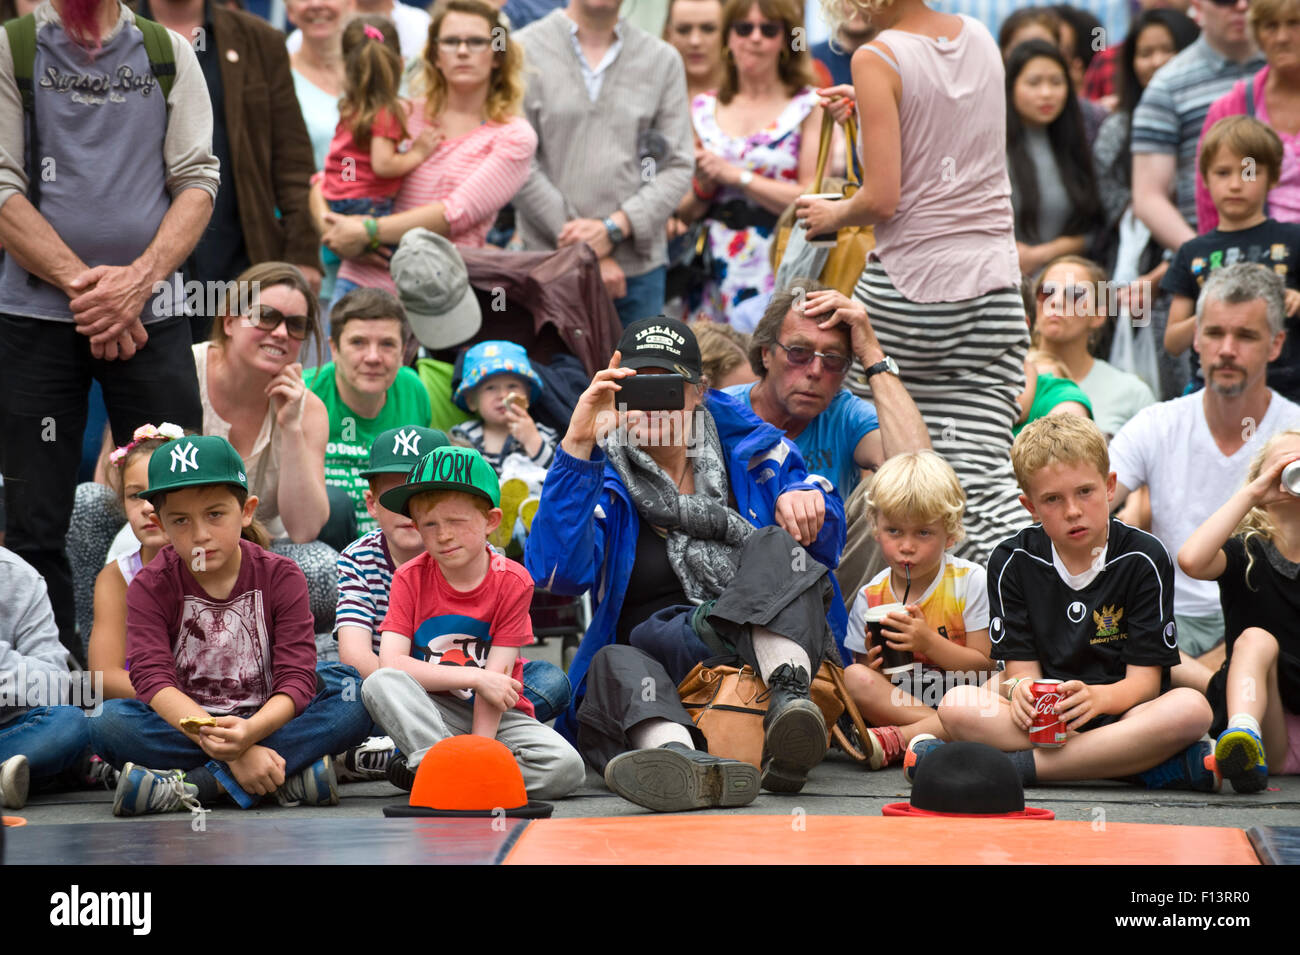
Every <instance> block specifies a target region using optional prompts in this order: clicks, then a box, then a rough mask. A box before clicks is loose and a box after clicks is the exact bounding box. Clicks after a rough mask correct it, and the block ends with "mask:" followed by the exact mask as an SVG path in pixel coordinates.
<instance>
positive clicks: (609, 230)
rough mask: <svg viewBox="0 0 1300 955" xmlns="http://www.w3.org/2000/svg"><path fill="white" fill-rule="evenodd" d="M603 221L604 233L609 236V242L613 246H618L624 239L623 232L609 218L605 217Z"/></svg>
mask: <svg viewBox="0 0 1300 955" xmlns="http://www.w3.org/2000/svg"><path fill="white" fill-rule="evenodd" d="M604 221H605V233H606V234H607V235H608V236H609V241H610V242H612V243H613V244H614V245H618V244H619V243H620V242H622V241H623V239H624V238H625V237H624V235H623V230H622V229H620V228H619V227H618V223H616V222H615V221H614V220H613V219H611V218H610V217H609V216H606V217H605V220H604Z"/></svg>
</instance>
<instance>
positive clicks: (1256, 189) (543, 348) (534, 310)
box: [0, 0, 1300, 815]
mask: <svg viewBox="0 0 1300 955" xmlns="http://www.w3.org/2000/svg"><path fill="white" fill-rule="evenodd" d="M821 3H822V10H821V13H822V14H823V15H824V16H825V20H826V23H827V24H828V26H829V33H830V37H829V39H828V40H827V41H826V42H823V43H818V44H809V43H808V42H807V39H808V36H807V34H808V29H807V24H808V23H809V22H810V17H812V11H809V10H806V9H804V7H803V5H802V4H801V3H800V2H799V0H667V2H666V3H662V4H660V5H659V7H657V8H656V9H657V12H656V13H655V14H654V15H653V16H651V17H650V20H651V21H652V23H650V24H649V25H650V26H651V29H644V28H643V26H644V25H646V24H645V23H644V22H643V21H644V20H645V18H646V16H647V14H646V12H645V10H644V9H639V10H638V17H637V20H638V23H642V26H639V25H637V23H634V22H632V20H631V19H628V18H626V17H625V16H623V15H622V14H623V13H624V12H626V11H623V12H621V11H620V3H619V0H567V3H563V4H562V3H561V2H560V0H555V2H553V3H548V2H536V3H522V2H512V3H509V4H505V5H504V8H503V6H502V4H500V3H497V2H488V0H438V2H437V3H435V4H433V5H432V6H431V7H430V8H428V9H427V10H425V9H420V8H417V7H416V6H411V5H406V4H402V3H394V2H393V0H287V3H286V10H287V14H288V16H289V18H290V19H291V20H292V22H293V24H294V25H296V29H295V30H293V32H292V33H291V34H290V35H289V36H288V37H287V38H286V37H285V35H284V34H283V33H282V32H281V31H280V30H278V29H277V28H276V27H273V26H271V25H270V24H269V23H267V22H266V21H264V20H262V19H261V18H259V17H258V16H255V15H253V14H251V13H247V12H244V11H243V10H241V9H238V3H237V2H234V0H232V2H228V3H227V2H217V0H141V2H140V3H139V4H138V5H137V7H132V6H128V5H127V4H125V3H122V2H119V0H44V2H42V3H40V4H39V5H32V4H30V3H28V2H27V0H11V2H9V3H8V4H7V5H6V4H0V15H3V16H4V17H5V18H6V20H7V22H6V24H5V29H4V31H3V32H2V33H0V245H2V246H3V259H2V260H0V369H3V370H2V371H0V475H2V476H3V485H2V488H3V492H4V494H3V506H4V511H3V513H4V522H3V538H2V539H0V595H3V599H0V691H3V692H0V804H3V805H4V806H6V807H14V806H21V805H23V803H24V802H25V800H26V799H27V797H28V795H29V792H30V791H33V790H34V791H38V792H39V791H44V790H52V789H59V788H68V787H74V788H75V787H84V786H96V785H98V786H103V785H108V786H110V787H112V788H113V789H114V791H115V799H114V804H113V810H114V813H115V814H118V815H136V814H141V813H150V812H163V811H171V810H175V809H190V810H193V811H200V810H202V809H203V808H204V807H210V806H212V805H217V804H221V803H223V802H224V803H233V804H235V805H238V806H240V807H243V808H248V807H251V806H254V805H256V804H257V803H258V802H259V800H261V799H262V798H263V797H270V798H274V799H276V800H278V801H279V802H280V803H282V804H304V803H305V804H308V805H330V804H333V803H336V802H337V800H338V784H339V783H340V782H345V781H348V780H352V779H386V780H388V781H390V782H391V783H393V784H394V785H395V786H398V787H399V788H401V789H405V790H411V789H412V787H413V786H414V785H415V780H416V776H417V773H418V770H419V767H420V765H421V762H422V760H423V758H424V756H425V755H426V753H428V752H429V750H430V749H431V748H432V747H434V746H435V745H436V744H438V743H439V742H440V741H442V740H444V739H447V738H449V737H452V736H457V735H463V734H472V735H477V736H485V737H491V738H495V739H497V740H499V741H501V742H502V743H503V744H505V746H506V747H508V748H509V750H510V751H511V753H512V754H513V756H514V758H515V760H516V762H517V764H518V767H519V770H520V772H521V774H522V777H523V780H524V784H525V786H526V789H527V792H528V795H529V797H530V798H541V799H558V798H563V797H564V796H566V795H568V794H570V793H572V792H573V791H574V790H575V789H576V788H578V787H579V786H580V785H582V783H583V781H584V779H585V768H586V767H590V768H591V769H594V770H595V771H597V772H598V773H600V774H602V775H603V778H604V780H605V782H606V784H607V785H608V786H609V788H610V789H611V790H613V791H614V792H616V793H617V794H619V795H620V796H622V797H624V798H626V799H628V800H630V801H632V802H634V803H637V804H638V805H641V806H645V807H647V808H650V809H654V810H659V811H676V810H683V809H693V808H703V807H728V806H739V805H744V804H746V803H748V802H750V801H752V800H753V799H754V798H755V796H756V795H757V794H758V793H759V791H760V790H768V791H772V792H798V791H800V790H801V789H802V788H803V787H804V786H805V785H806V783H807V780H808V778H809V774H810V773H814V772H815V770H816V767H817V765H818V764H819V763H820V762H821V760H822V759H823V757H824V756H825V753H826V751H827V749H828V746H829V745H830V743H829V741H830V738H831V732H830V731H831V730H832V729H834V728H835V726H834V725H829V726H828V725H827V719H826V717H825V716H824V715H823V712H822V710H821V709H820V708H819V707H818V706H817V705H816V703H815V702H814V700H813V694H812V684H813V681H814V679H815V678H816V677H817V676H818V674H819V672H820V671H821V670H822V669H823V664H831V665H834V666H843V667H844V668H845V670H844V679H843V686H844V687H845V692H846V693H847V695H848V697H849V700H848V702H849V703H851V705H852V706H853V707H855V708H856V709H857V710H858V711H860V713H861V714H862V716H863V717H864V719H865V724H864V727H863V728H862V729H855V728H852V727H847V725H846V726H841V727H839V728H840V729H843V730H846V732H848V734H849V738H851V740H852V745H853V746H854V747H856V748H857V749H859V750H860V751H861V752H862V753H864V754H865V755H866V759H867V763H868V765H869V766H870V768H871V769H882V768H884V767H888V766H896V767H901V768H902V771H903V775H904V777H905V779H907V780H908V781H909V782H910V781H911V780H912V779H913V778H914V777H915V775H916V773H917V772H918V770H919V768H920V767H921V766H922V765H923V764H924V762H925V760H926V758H927V757H928V756H929V755H930V754H931V753H933V752H934V751H935V750H936V749H937V748H939V747H941V746H943V745H944V744H945V743H947V742H950V741H955V740H974V741H979V742H983V743H987V744H990V745H992V746H993V747H995V748H996V749H998V750H1001V751H1003V752H1004V753H1007V754H1008V758H1009V759H1010V761H1011V763H1012V764H1013V765H1014V766H1015V768H1016V770H1017V772H1018V774H1019V776H1020V779H1021V782H1022V784H1023V785H1035V784H1037V783H1038V782H1039V781H1042V782H1050V781H1067V780H1087V779H1103V778H1104V779H1125V780H1129V781H1131V782H1134V783H1136V784H1139V785H1145V786H1147V787H1150V788H1165V787H1181V788H1190V789H1193V790H1199V791H1204V792H1210V791H1217V790H1218V789H1219V788H1220V787H1221V785H1222V782H1223V780H1228V781H1229V782H1230V783H1231V785H1232V786H1233V787H1234V788H1235V789H1236V790H1237V791H1240V792H1257V791H1259V790H1261V789H1263V788H1264V787H1265V786H1266V785H1267V781H1268V776H1269V773H1270V772H1272V773H1275V774H1277V773H1283V774H1286V773H1296V772H1300V715H1297V714H1300V631H1297V629H1296V625H1295V620H1296V619H1297V616H1296V611H1297V610H1300V589H1297V587H1296V580H1297V577H1298V576H1300V464H1297V462H1300V404H1297V403H1296V401H1297V400H1298V399H1300V344H1298V342H1300V338H1298V337H1297V335H1296V334H1294V332H1295V331H1296V329H1295V325H1294V323H1295V321H1296V316H1297V314H1298V313H1300V145H1298V143H1300V139H1298V137H1300V0H1136V2H1133V3H1131V4H1124V5H1123V6H1124V7H1125V10H1124V11H1122V13H1123V16H1121V17H1119V18H1117V17H1116V16H1114V15H1113V11H1109V10H1107V11H1104V13H1105V19H1106V23H1105V24H1103V23H1102V21H1101V20H1100V19H1098V11H1097V10H1084V9H1081V8H1076V7H1071V6H1067V5H1061V6H1034V7H1025V8H1021V9H1016V10H1014V11H1008V12H1007V13H1008V15H1006V16H1003V17H1001V18H1000V19H999V20H998V21H997V22H982V21H980V20H979V19H977V18H976V17H975V16H973V15H970V13H968V12H967V11H966V10H965V9H964V7H965V3H964V0H936V2H934V3H932V4H931V3H927V2H926V0H821ZM4 6H8V7H9V9H3V7H4ZM651 6H655V5H653V4H651ZM1112 6H1115V4H1112ZM1120 20H1122V21H1123V22H1126V23H1127V30H1126V32H1123V34H1122V35H1121V34H1120V33H1116V32H1111V31H1113V29H1114V27H1113V25H1114V24H1115V23H1116V22H1119V21H1120ZM660 26H661V27H662V30H661V33H660V30H659V28H660ZM657 33H658V34H659V35H656V34H657ZM845 143H848V144H849V145H850V146H853V145H854V144H856V149H854V148H850V149H849V150H847V155H846V150H845V149H844V144H845ZM823 171H825V172H830V173H832V174H844V175H847V176H849V177H850V178H853V179H857V180H860V185H859V186H858V187H857V188H856V190H854V189H852V188H850V189H848V190H847V191H845V192H842V193H841V192H839V191H836V190H831V191H829V192H814V190H813V185H814V182H820V181H822V180H821V176H822V173H823ZM836 181H838V180H836ZM844 230H848V231H844ZM850 232H851V233H852V234H853V235H855V236H858V237H861V236H863V235H866V236H867V237H868V241H867V243H866V247H867V251H866V256H865V260H864V261H861V262H860V263H858V262H856V261H855V262H854V263H853V271H854V274H855V281H853V282H852V287H851V288H850V287H849V286H848V285H844V284H841V286H840V287H839V288H836V287H835V284H836V283H835V282H834V281H833V280H832V279H831V277H830V275H829V273H823V274H817V273H816V269H813V270H811V271H812V272H813V273H814V274H808V275H802V276H797V277H794V278H793V279H789V280H784V281H779V280H778V265H779V260H780V259H781V257H782V256H784V255H791V254H793V253H792V250H793V249H794V248H796V247H797V245H798V243H799V242H804V243H805V245H806V244H807V241H806V239H807V237H812V236H826V235H830V236H835V235H841V236H843V235H847V234H849V233H850ZM843 241H844V240H843V239H842V240H841V242H843ZM855 248H856V246H855ZM838 251H839V250H837V252H838ZM801 261H802V260H801ZM787 273H788V266H787ZM584 595H588V596H589V601H588V607H589V618H588V619H584V620H583V626H582V632H581V634H580V638H581V639H580V642H579V643H578V646H577V650H576V654H574V656H573V657H572V659H571V660H567V659H566V661H565V662H566V669H565V670H562V669H561V668H559V667H557V666H555V665H553V664H550V663H547V662H544V661H539V660H527V659H525V658H524V657H523V656H521V651H522V650H523V648H524V647H526V646H528V645H529V644H530V643H532V642H533V640H534V630H535V628H536V624H535V617H536V616H537V614H538V612H539V608H543V607H548V606H553V605H554V602H555V601H559V602H561V603H564V602H566V601H572V602H573V603H574V605H575V606H576V605H577V603H578V601H579V599H580V598H582V597H583V596H584ZM548 602H549V603H548ZM873 628H874V630H875V631H877V632H878V633H880V634H883V636H880V637H879V638H878V639H873V637H872V632H873ZM110 643H111V644H112V646H109V644H110ZM886 652H890V653H904V654H910V655H911V658H912V661H913V663H912V665H911V666H909V667H903V668H900V667H886V666H885V654H886ZM718 659H729V660H732V661H734V662H735V663H736V664H737V665H738V666H746V667H749V668H752V670H753V671H754V673H756V674H757V676H758V677H759V678H760V679H761V681H762V682H763V684H764V686H765V693H764V695H763V697H762V700H763V702H764V703H765V705H766V710H765V714H764V716H763V717H762V720H761V727H760V726H759V725H758V723H755V725H754V727H753V732H754V733H755V734H761V737H762V747H761V757H760V758H759V759H757V761H756V763H755V764H751V763H750V762H747V761H743V760H737V759H732V758H729V757H728V756H725V755H720V754H717V753H710V751H709V750H710V747H709V742H710V741H709V739H708V737H707V734H706V733H704V732H703V731H702V730H701V728H700V726H698V725H697V722H696V720H695V719H694V718H693V717H692V715H691V713H690V712H689V710H688V709H687V708H686V707H685V706H684V705H683V702H682V698H681V696H680V695H679V686H681V685H682V684H683V681H684V680H685V679H686V678H687V677H688V675H689V674H691V673H692V671H694V670H695V668H696V667H697V666H698V665H700V664H703V663H706V662H710V661H716V660H718ZM1041 679H1050V680H1055V681H1058V682H1059V695H1060V701H1059V702H1058V703H1057V704H1056V706H1055V709H1054V714H1055V715H1056V716H1057V717H1058V718H1059V721H1060V723H1061V724H1062V730H1061V733H1062V735H1063V742H1064V745H1060V746H1059V747H1051V748H1044V747H1036V746H1034V745H1032V744H1031V741H1030V736H1029V732H1028V731H1029V729H1030V726H1031V723H1032V721H1033V720H1034V719H1035V716H1036V714H1035V697H1034V690H1033V685H1034V683H1035V682H1036V681H1038V680H1041ZM83 685H84V686H87V687H91V688H92V692H90V694H89V696H87V694H86V693H84V692H81V690H80V689H79V687H81V686H83ZM83 704H84V705H83ZM1038 715H1041V714H1038ZM932 765H933V764H932Z"/></svg>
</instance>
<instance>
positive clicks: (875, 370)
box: [864, 355, 899, 381]
mask: <svg viewBox="0 0 1300 955" xmlns="http://www.w3.org/2000/svg"><path fill="white" fill-rule="evenodd" d="M882 371H887V372H889V373H890V374H891V375H893V376H894V377H895V378H897V377H899V374H898V362H896V361H894V359H892V358H890V357H889V356H888V355H886V356H885V358H884V360H883V361H878V362H876V363H875V364H874V365H872V366H871V367H870V368H867V369H866V370H865V373H864V374H865V377H866V378H867V380H868V381H870V380H871V377H872V376H873V375H878V374H880V373H881V372H882Z"/></svg>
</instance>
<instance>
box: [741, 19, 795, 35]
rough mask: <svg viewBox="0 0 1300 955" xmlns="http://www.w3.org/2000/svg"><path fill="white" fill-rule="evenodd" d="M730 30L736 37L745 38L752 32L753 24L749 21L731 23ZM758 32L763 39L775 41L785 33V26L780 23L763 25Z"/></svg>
mask: <svg viewBox="0 0 1300 955" xmlns="http://www.w3.org/2000/svg"><path fill="white" fill-rule="evenodd" d="M731 29H732V32H734V33H735V34H736V36H738V37H747V36H749V35H750V34H751V33H753V32H754V24H753V23H751V22H750V21H749V20H741V21H740V22H739V23H733V24H732V25H731ZM758 32H759V33H761V34H763V37H764V39H768V40H775V39H776V38H777V37H779V36H780V35H781V34H782V33H784V32H785V26H784V25H783V24H780V23H764V24H763V25H762V26H760V27H759V28H758Z"/></svg>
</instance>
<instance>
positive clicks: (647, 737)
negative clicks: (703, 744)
mask: <svg viewBox="0 0 1300 955" xmlns="http://www.w3.org/2000/svg"><path fill="white" fill-rule="evenodd" d="M627 735H628V736H629V737H630V738H631V740H632V748H633V749H658V748H659V747H660V746H662V745H664V743H681V744H682V745H683V746H685V747H687V748H688V749H694V748H695V743H694V742H692V741H691V734H690V733H689V732H687V730H686V727H685V726H682V725H681V724H680V723H674V722H673V721H672V720H666V719H664V718H663V717H654V718H652V719H648V720H642V721H641V722H640V723H637V724H636V726H633V727H632V728H631V729H629V730H628V731H627Z"/></svg>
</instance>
